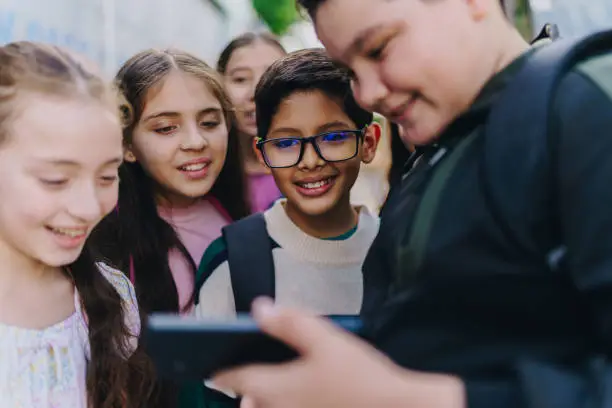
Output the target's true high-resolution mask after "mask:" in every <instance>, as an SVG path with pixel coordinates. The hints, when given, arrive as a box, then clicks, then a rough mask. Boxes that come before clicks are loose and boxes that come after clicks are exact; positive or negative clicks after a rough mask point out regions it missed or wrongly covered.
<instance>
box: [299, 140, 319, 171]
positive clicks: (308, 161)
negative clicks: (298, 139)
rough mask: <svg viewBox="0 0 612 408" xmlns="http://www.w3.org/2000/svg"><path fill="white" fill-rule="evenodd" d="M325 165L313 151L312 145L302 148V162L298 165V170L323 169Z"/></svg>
mask: <svg viewBox="0 0 612 408" xmlns="http://www.w3.org/2000/svg"><path fill="white" fill-rule="evenodd" d="M324 165H325V160H323V159H322V158H321V157H320V156H319V155H318V154H317V151H316V150H315V148H314V146H313V145H312V143H308V144H306V145H305V146H304V154H303V155H302V160H300V162H299V163H298V168H299V169H300V170H312V169H315V168H317V167H323V166H324Z"/></svg>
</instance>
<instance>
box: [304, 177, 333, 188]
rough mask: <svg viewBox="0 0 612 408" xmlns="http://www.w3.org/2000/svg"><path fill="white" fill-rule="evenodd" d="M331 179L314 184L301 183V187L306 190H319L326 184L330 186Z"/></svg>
mask: <svg viewBox="0 0 612 408" xmlns="http://www.w3.org/2000/svg"><path fill="white" fill-rule="evenodd" d="M330 181H331V179H325V180H319V181H315V182H313V183H301V184H300V185H301V186H302V187H304V188H319V187H323V186H324V185H326V184H329V183H330Z"/></svg>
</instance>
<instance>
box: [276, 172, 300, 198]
mask: <svg viewBox="0 0 612 408" xmlns="http://www.w3.org/2000/svg"><path fill="white" fill-rule="evenodd" d="M294 173H295V169H294V168H293V167H290V168H288V169H274V170H272V177H274V182H275V183H276V186H277V187H278V189H279V190H280V191H281V193H283V195H284V196H287V195H290V194H291V189H290V188H291V186H292V182H291V180H293V174H294Z"/></svg>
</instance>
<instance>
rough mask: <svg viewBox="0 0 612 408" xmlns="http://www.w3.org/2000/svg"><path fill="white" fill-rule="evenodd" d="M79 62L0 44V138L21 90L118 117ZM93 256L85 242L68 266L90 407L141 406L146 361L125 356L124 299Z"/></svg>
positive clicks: (48, 49)
mask: <svg viewBox="0 0 612 408" xmlns="http://www.w3.org/2000/svg"><path fill="white" fill-rule="evenodd" d="M83 62H84V61H80V60H79V59H78V57H76V56H75V55H72V54H71V53H69V52H67V51H65V50H62V49H60V48H58V47H54V46H47V45H43V44H37V43H32V42H25V41H24V42H15V43H10V44H7V45H4V46H2V47H0V142H4V141H5V140H7V139H8V138H10V137H11V135H10V132H9V131H8V129H7V128H8V126H7V123H9V122H10V120H11V119H12V118H13V117H14V115H15V114H16V112H15V103H14V100H15V99H16V98H19V96H20V94H21V93H23V92H26V91H27V92H32V93H38V94H51V95H54V96H59V97H64V98H90V99H94V100H97V101H100V102H102V103H107V104H108V106H109V108H111V109H114V110H116V113H117V115H118V116H119V109H118V106H119V104H118V103H117V102H118V101H117V93H116V92H113V90H112V89H111V87H109V86H108V84H106V83H105V82H104V80H102V79H101V78H100V77H99V76H98V75H96V74H95V73H93V72H92V71H91V70H89V69H87V68H86V67H85V66H84V63H83ZM26 109H27V108H26ZM98 260H99V259H97V258H96V256H95V255H94V253H93V252H92V249H91V244H90V243H89V242H87V243H86V246H85V248H84V250H83V252H82V253H81V254H80V256H79V257H78V259H77V260H76V261H75V262H74V263H73V264H71V265H67V267H68V269H69V270H70V275H71V276H70V277H71V278H72V279H73V280H74V283H75V286H76V290H77V291H78V293H79V296H80V298H81V301H82V303H83V308H84V311H85V313H86V315H87V320H88V326H89V342H90V347H91V361H90V364H89V365H88V367H87V394H88V399H89V401H90V406H91V407H93V408H120V407H121V408H125V407H130V408H135V407H140V406H142V404H143V403H144V402H145V401H146V400H147V399H148V394H149V391H150V389H151V387H150V384H152V382H153V374H152V370H151V368H150V362H149V360H148V359H147V358H146V357H145V356H144V354H143V353H142V352H141V351H140V350H137V351H136V352H135V353H133V354H131V357H129V358H127V360H126V358H125V356H127V355H130V351H128V350H127V349H126V344H127V341H126V340H127V339H128V338H129V337H130V335H131V334H130V332H129V329H128V328H127V327H126V324H125V319H124V309H123V302H122V300H121V297H120V296H119V294H118V293H117V291H116V290H115V288H114V287H113V286H112V285H111V283H110V282H109V281H108V280H107V279H106V278H105V277H104V276H103V275H102V274H101V273H100V271H99V269H98V266H97V265H96V262H97V261H98ZM111 345H115V347H113V346H111Z"/></svg>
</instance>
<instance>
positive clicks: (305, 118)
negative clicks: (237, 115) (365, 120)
mask: <svg viewBox="0 0 612 408" xmlns="http://www.w3.org/2000/svg"><path fill="white" fill-rule="evenodd" d="M334 126H336V127H337V128H339V127H345V128H346V127H349V128H354V127H355V123H354V122H353V121H352V120H351V119H350V117H349V116H348V114H347V113H346V112H345V111H344V108H343V106H342V104H341V103H340V102H339V101H338V100H336V99H335V98H333V97H330V96H328V95H327V94H325V93H324V92H323V91H321V90H312V91H299V92H294V93H292V94H290V95H289V96H287V97H286V98H284V99H283V101H282V102H281V103H280V104H279V106H278V110H277V111H276V114H275V115H274V117H273V119H272V123H271V127H270V131H271V132H274V131H275V130H278V129H282V128H290V129H295V130H300V131H301V132H303V133H309V132H310V133H312V132H317V131H321V130H322V129H323V130H324V129H325V128H331V127H334Z"/></svg>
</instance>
